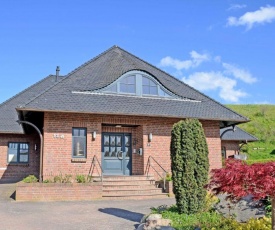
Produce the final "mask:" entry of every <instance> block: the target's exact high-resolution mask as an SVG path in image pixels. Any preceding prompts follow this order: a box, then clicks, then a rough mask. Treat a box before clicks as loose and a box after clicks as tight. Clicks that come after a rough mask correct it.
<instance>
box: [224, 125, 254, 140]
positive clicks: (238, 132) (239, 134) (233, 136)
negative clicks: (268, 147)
mask: <svg viewBox="0 0 275 230" xmlns="http://www.w3.org/2000/svg"><path fill="white" fill-rule="evenodd" d="M230 129H232V127H227V128H223V129H220V135H222V133H223V132H225V131H226V130H230ZM221 139H222V140H223V141H248V142H252V141H258V138H256V137H254V136H253V135H251V134H249V133H247V132H245V131H244V130H242V129H241V128H239V127H237V126H235V131H234V132H233V131H232V130H230V131H227V132H225V133H224V135H223V136H222V138H221Z"/></svg>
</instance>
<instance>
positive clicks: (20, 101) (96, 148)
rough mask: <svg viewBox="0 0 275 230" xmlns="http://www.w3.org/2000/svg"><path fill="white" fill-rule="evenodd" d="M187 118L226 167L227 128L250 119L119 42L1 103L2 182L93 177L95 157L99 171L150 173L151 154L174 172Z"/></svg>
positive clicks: (217, 163) (213, 159)
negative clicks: (180, 128)
mask: <svg viewBox="0 0 275 230" xmlns="http://www.w3.org/2000/svg"><path fill="white" fill-rule="evenodd" d="M185 118H198V119H199V120H200V122H201V123H202V125H203V128H204V131H205V135H206V139H207V144H208V148H209V162H210V168H211V169H213V168H220V167H221V166H222V157H221V139H220V129H221V128H227V127H231V126H232V125H237V124H240V123H243V122H248V121H249V120H248V119H247V118H246V117H244V116H242V115H240V114H238V113H236V112H234V111H232V110H231V109H229V108H227V107H225V106H224V105H222V104H220V103H219V102H217V101H215V100H213V99H211V98H209V97H208V96H206V95H204V94H202V93H200V92H199V91H197V90H196V89H194V88H192V87H190V86H188V85H186V84H185V83H183V82H182V81H180V80H178V79H176V78H174V77H173V76H171V75H169V74H167V73H165V72H164V71H162V70H160V69H158V68H156V67H155V66H153V65H151V64H149V63H147V62H146V61H143V60H141V59H140V58H138V57H136V56H134V55H132V54H130V53H129V52H127V51H125V50H123V49H121V48H120V47H117V46H113V47H111V48H110V49H108V50H107V51H105V52H103V53H102V54H100V55H98V56H96V57H95V58H93V59H92V60H90V61H88V62H86V63H84V64H83V65H81V66H80V67H78V68H77V69H75V70H73V71H72V72H70V73H68V74H67V75H65V76H59V68H57V71H56V75H49V76H48V77H46V78H44V79H42V80H41V81H39V82H37V83H36V84H34V85H32V86H30V87H29V88H27V89H26V90H24V91H22V92H20V93H19V94H17V95H15V96H14V97H12V98H11V99H9V100H7V101H5V102H4V103H2V104H1V105H0V178H1V179H0V180H2V181H3V180H11V179H14V180H19V179H21V178H23V177H25V176H27V175H29V174H35V175H37V176H38V175H39V174H40V176H41V178H42V177H43V179H47V178H49V177H52V176H54V175H59V174H61V173H62V174H63V175H64V174H85V175H87V174H88V173H89V172H90V171H91V167H92V162H93V159H94V162H95V163H96V168H97V170H96V171H94V172H92V173H93V174H97V175H100V174H101V169H100V166H101V167H102V171H103V174H104V175H144V174H145V170H146V166H147V163H148V158H149V156H152V157H153V158H154V159H155V160H156V161H157V162H158V164H159V165H161V167H163V168H164V169H165V170H167V171H170V133H171V129H172V126H173V124H174V123H176V122H178V121H179V120H181V119H185ZM17 120H20V121H21V122H20V123H21V125H19V124H18V123H17V122H16V121H17ZM29 124H32V125H29ZM33 127H37V129H38V131H40V132H41V134H42V138H41V139H42V141H43V143H41V140H40V136H39V134H38V133H39V132H38V131H37V130H36V129H35V128H33ZM41 146H42V147H41ZM40 155H43V157H42V158H41V159H40Z"/></svg>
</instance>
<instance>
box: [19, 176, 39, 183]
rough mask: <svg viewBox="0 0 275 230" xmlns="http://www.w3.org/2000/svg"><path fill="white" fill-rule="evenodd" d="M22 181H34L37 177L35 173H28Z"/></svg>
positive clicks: (36, 180)
mask: <svg viewBox="0 0 275 230" xmlns="http://www.w3.org/2000/svg"><path fill="white" fill-rule="evenodd" d="M22 181H23V182H24V183H36V182H38V179H37V177H36V176H35V175H29V176H27V177H25V178H24V179H23V180H22Z"/></svg>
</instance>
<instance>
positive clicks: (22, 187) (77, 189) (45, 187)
mask: <svg viewBox="0 0 275 230" xmlns="http://www.w3.org/2000/svg"><path fill="white" fill-rule="evenodd" d="M101 198H102V183H101V182H94V183H85V184H82V183H23V182H20V183H18V184H17V186H16V201H76V200H95V199H101Z"/></svg>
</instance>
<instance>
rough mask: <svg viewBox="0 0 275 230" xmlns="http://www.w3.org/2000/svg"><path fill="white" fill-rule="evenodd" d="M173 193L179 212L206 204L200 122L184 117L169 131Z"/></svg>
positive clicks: (205, 159) (206, 167)
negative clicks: (184, 118)
mask: <svg viewBox="0 0 275 230" xmlns="http://www.w3.org/2000/svg"><path fill="white" fill-rule="evenodd" d="M170 153H171V171H172V179H173V192H174V194H175V198H176V204H177V207H178V211H179V213H186V214H191V213H196V212H198V211H200V210H202V209H203V208H204V206H205V197H206V190H205V189H204V185H205V184H206V183H207V181H208V170H209V162H208V147H207V144H206V138H205V135H204V131H203V128H202V125H201V123H200V122H199V120H197V119H186V120H184V121H180V122H178V123H176V124H174V126H173V129H172V133H171V146H170Z"/></svg>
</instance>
